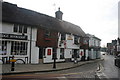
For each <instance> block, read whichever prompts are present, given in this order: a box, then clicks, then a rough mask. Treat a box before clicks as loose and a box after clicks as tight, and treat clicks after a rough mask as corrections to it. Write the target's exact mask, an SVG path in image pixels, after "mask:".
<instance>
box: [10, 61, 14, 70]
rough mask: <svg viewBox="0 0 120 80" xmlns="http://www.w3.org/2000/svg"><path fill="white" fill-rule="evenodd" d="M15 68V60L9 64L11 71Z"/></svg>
mask: <svg viewBox="0 0 120 80" xmlns="http://www.w3.org/2000/svg"><path fill="white" fill-rule="evenodd" d="M14 70H15V62H12V64H11V71H14Z"/></svg>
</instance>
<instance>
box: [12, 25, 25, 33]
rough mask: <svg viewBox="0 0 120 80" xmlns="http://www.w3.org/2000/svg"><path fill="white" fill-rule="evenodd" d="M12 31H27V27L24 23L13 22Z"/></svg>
mask: <svg viewBox="0 0 120 80" xmlns="http://www.w3.org/2000/svg"><path fill="white" fill-rule="evenodd" d="M13 32H16V33H27V27H26V26H24V25H18V24H14V28H13Z"/></svg>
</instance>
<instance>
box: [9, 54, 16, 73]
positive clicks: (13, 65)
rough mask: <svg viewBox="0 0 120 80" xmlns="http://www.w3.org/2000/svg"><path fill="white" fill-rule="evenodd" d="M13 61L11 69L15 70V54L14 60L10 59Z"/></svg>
mask: <svg viewBox="0 0 120 80" xmlns="http://www.w3.org/2000/svg"><path fill="white" fill-rule="evenodd" d="M10 62H12V63H11V71H14V70H15V62H16V60H15V59H14V56H12V60H10Z"/></svg>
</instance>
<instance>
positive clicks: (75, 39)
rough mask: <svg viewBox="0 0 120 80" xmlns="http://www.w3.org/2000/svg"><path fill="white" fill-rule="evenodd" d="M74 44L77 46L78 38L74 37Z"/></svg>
mask: <svg viewBox="0 0 120 80" xmlns="http://www.w3.org/2000/svg"><path fill="white" fill-rule="evenodd" d="M74 44H79V37H78V36H74Z"/></svg>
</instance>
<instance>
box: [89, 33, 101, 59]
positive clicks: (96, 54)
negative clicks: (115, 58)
mask: <svg viewBox="0 0 120 80" xmlns="http://www.w3.org/2000/svg"><path fill="white" fill-rule="evenodd" d="M87 36H88V37H89V58H90V59H96V58H100V57H101V56H100V41H101V39H99V38H97V37H95V36H94V35H91V34H87Z"/></svg>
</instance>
